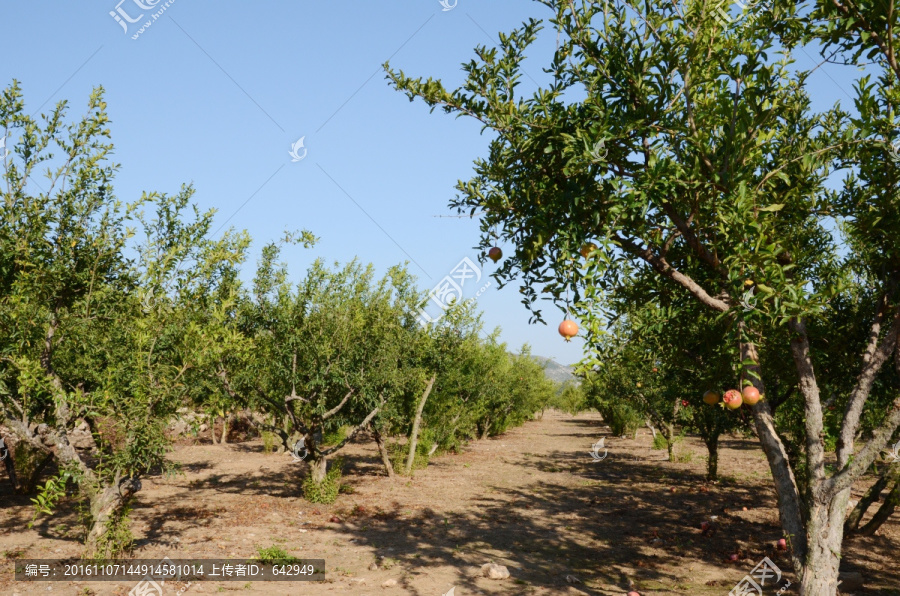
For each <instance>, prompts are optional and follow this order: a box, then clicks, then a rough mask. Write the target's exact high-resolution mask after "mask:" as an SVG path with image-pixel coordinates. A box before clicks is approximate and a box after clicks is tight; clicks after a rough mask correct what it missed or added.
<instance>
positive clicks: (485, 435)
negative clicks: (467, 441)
mask: <svg viewBox="0 0 900 596" xmlns="http://www.w3.org/2000/svg"><path fill="white" fill-rule="evenodd" d="M490 431H491V421H490V420H485V422H484V428H483V429H482V430H481V440H482V441H483V440H485V439H486V438H488V433H489V432H490Z"/></svg>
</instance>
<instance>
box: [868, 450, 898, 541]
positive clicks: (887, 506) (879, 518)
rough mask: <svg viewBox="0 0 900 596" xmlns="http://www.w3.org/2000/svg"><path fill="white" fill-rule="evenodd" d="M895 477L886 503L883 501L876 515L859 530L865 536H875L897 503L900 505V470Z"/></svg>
mask: <svg viewBox="0 0 900 596" xmlns="http://www.w3.org/2000/svg"><path fill="white" fill-rule="evenodd" d="M893 467H896V466H893ZM894 478H895V480H894V488H892V489H891V492H889V493H888V496H887V498H886V499H885V500H884V503H882V505H881V507H879V508H878V511H876V512H875V515H874V516H872V519H870V520H869V523H867V524H866V525H864V526H863V527H862V529H861V530H860V531H859V533H860V534H862V535H863V536H874V535H875V532H877V531H878V528H880V527H881V525H882V524H883V523H884V522H885V521H887V518H889V517H890V516H891V514H892V513H893V512H894V509H895V508H896V507H897V505H900V472H898V473H896V474H895V475H894Z"/></svg>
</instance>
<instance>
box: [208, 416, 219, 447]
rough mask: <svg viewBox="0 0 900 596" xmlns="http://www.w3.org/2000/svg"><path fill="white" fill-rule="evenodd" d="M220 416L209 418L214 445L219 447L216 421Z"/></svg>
mask: <svg viewBox="0 0 900 596" xmlns="http://www.w3.org/2000/svg"><path fill="white" fill-rule="evenodd" d="M217 418H218V416H210V417H209V435H210V436H211V437H212V442H213V445H218V442H216V419H217Z"/></svg>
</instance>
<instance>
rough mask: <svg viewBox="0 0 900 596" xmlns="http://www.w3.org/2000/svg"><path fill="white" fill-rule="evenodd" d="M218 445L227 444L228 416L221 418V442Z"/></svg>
mask: <svg viewBox="0 0 900 596" xmlns="http://www.w3.org/2000/svg"><path fill="white" fill-rule="evenodd" d="M219 443H220V444H222V445H225V444H227V443H228V414H225V416H223V417H222V440H221V441H219Z"/></svg>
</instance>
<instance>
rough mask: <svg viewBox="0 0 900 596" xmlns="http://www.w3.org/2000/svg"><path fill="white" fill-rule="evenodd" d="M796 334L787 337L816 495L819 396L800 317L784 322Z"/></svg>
mask: <svg viewBox="0 0 900 596" xmlns="http://www.w3.org/2000/svg"><path fill="white" fill-rule="evenodd" d="M788 325H789V326H790V328H791V330H792V331H793V332H794V333H796V334H797V335H796V337H794V338H792V339H791V355H792V356H793V357H794V366H795V367H796V368H797V376H798V377H799V379H800V382H799V387H800V395H802V396H803V398H804V400H805V402H806V405H805V407H804V413H805V415H804V419H805V424H806V461H807V465H808V466H809V473H810V488H811V489H812V490H813V492H814V493H816V496H819V494H820V493H819V491H821V490H822V487H823V483H824V481H825V442H824V440H823V436H824V432H823V421H822V402H821V400H820V399H819V385H818V383H817V382H816V373H815V371H814V370H813V364H812V358H811V357H810V355H809V338H808V337H807V335H806V324H805V323H804V322H803V320H802V319H797V318H793V319H791V320H790V322H789V323H788Z"/></svg>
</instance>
